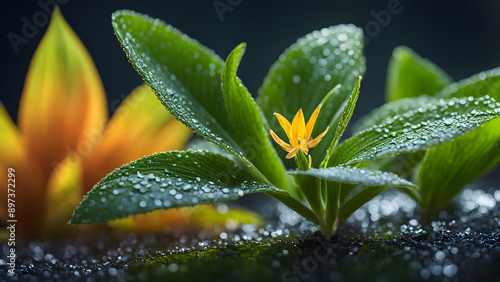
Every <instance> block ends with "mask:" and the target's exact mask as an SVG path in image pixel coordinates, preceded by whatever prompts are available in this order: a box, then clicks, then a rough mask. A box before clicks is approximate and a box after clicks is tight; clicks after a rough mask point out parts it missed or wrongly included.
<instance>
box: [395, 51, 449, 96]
mask: <svg viewBox="0 0 500 282" xmlns="http://www.w3.org/2000/svg"><path fill="white" fill-rule="evenodd" d="M452 82H453V80H452V79H451V77H449V76H448V75H447V74H446V73H445V72H444V71H443V70H442V69H440V68H439V67H438V66H436V65H435V64H434V63H432V62H431V61H430V60H427V59H424V58H422V57H420V56H419V55H417V54H416V53H415V52H413V50H411V49H410V48H408V47H405V46H399V47H396V48H395V49H394V51H393V53H392V57H391V59H390V61H389V68H388V71H387V82H386V101H387V102H391V101H394V100H397V99H401V98H409V97H417V96H420V95H422V94H427V95H430V96H433V95H434V94H435V93H437V92H438V91H440V90H441V89H443V88H444V87H445V86H447V85H448V84H450V83H452Z"/></svg>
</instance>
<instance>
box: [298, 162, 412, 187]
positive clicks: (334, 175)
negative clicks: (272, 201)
mask: <svg viewBox="0 0 500 282" xmlns="http://www.w3.org/2000/svg"><path fill="white" fill-rule="evenodd" d="M288 173H290V174H292V175H310V176H314V177H317V178H319V179H322V180H326V181H335V182H341V183H348V184H363V185H366V186H390V187H409V188H416V186H415V185H414V184H413V183H411V182H409V181H408V180H406V179H403V178H400V177H399V176H397V175H395V174H393V173H390V172H382V171H370V170H366V169H360V168H356V167H329V168H311V169H309V170H294V171H289V172H288Z"/></svg>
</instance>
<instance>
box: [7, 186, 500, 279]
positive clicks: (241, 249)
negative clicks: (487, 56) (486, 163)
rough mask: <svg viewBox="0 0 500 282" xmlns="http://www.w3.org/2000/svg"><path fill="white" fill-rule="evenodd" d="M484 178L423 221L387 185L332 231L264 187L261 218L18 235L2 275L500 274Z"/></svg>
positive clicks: (494, 195) (498, 213)
mask: <svg viewBox="0 0 500 282" xmlns="http://www.w3.org/2000/svg"><path fill="white" fill-rule="evenodd" d="M477 187H486V189H478V188H477ZM477 187H470V188H469V189H466V190H464V191H463V193H461V194H460V195H459V197H458V198H457V200H456V203H455V206H454V208H452V209H450V210H452V211H451V212H444V211H443V212H441V213H440V214H439V215H438V217H437V218H435V219H434V220H433V221H431V222H430V224H422V223H421V219H420V216H419V210H418V207H416V205H415V203H414V202H413V201H412V200H411V199H410V198H408V197H407V196H405V195H403V194H401V193H399V192H395V191H387V192H386V193H384V194H383V195H379V196H377V197H376V198H374V199H373V200H372V201H370V202H369V203H367V204H366V205H365V206H363V208H361V209H360V210H358V211H357V212H356V213H355V214H354V215H353V216H351V218H349V219H348V221H347V222H346V223H345V224H344V225H343V226H342V227H341V228H340V230H339V231H338V233H337V235H335V236H334V237H333V238H331V239H325V238H324V237H322V236H321V235H320V234H319V232H318V231H317V228H316V227H315V226H314V225H312V224H311V223H309V222H307V221H305V220H303V219H302V218H301V217H300V216H298V215H297V214H296V213H294V212H293V211H291V210H290V209H288V208H287V207H286V206H284V205H282V204H281V203H278V202H276V201H274V200H272V199H269V198H267V197H266V198H261V197H257V198H255V200H256V201H257V203H256V204H255V208H256V210H258V211H259V212H260V213H261V214H263V215H264V217H265V218H266V219H267V223H266V225H265V226H263V227H256V226H254V225H243V226H242V227H240V228H237V229H234V228H233V226H229V225H228V226H227V227H228V229H220V228H213V229H211V230H199V229H183V230H179V229H176V230H171V229H168V228H167V229H166V230H165V234H161V235H141V236H139V235H133V234H128V235H117V234H107V233H102V234H99V235H96V236H88V235H79V236H77V237H75V238H70V239H65V240H62V241H61V240H59V241H26V242H20V245H19V244H18V248H17V250H16V252H17V255H18V257H17V260H16V275H15V276H8V275H7V269H8V268H7V265H6V262H7V261H6V256H7V254H8V246H7V244H6V243H5V242H2V243H1V247H2V253H3V258H0V269H2V270H1V273H0V280H6V281H42V280H43V281H157V280H162V281H197V282H201V281H294V282H295V281H498V280H497V279H498V277H499V275H500V233H499V232H500V190H497V189H498V188H499V187H498V186H495V185H492V184H491V183H489V184H488V183H480V184H477ZM263 201H265V204H263ZM222 210H223V209H222Z"/></svg>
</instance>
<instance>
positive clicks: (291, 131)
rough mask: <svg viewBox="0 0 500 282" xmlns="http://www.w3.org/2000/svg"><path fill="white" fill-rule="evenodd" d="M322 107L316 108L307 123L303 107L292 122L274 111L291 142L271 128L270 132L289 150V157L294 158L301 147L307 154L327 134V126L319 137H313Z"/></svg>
mask: <svg viewBox="0 0 500 282" xmlns="http://www.w3.org/2000/svg"><path fill="white" fill-rule="evenodd" d="M320 109H321V105H319V106H318V107H317V108H316V110H314V112H313V114H312V115H311V117H310V118H309V121H308V122H307V125H306V123H305V120H304V113H303V112H302V109H300V110H299V111H298V112H297V114H296V115H295V117H294V118H293V121H292V124H290V122H289V121H288V120H287V119H286V118H285V117H284V116H282V115H280V114H278V113H274V115H275V116H276V117H277V118H278V121H279V123H280V125H281V127H282V128H283V130H285V133H286V135H287V137H288V140H290V144H288V143H286V142H284V141H283V140H281V139H280V138H279V137H278V135H276V133H274V131H273V130H269V132H270V133H271V136H272V137H273V139H274V141H276V143H278V144H279V145H280V146H281V148H283V150H285V151H287V152H288V155H286V158H287V159H290V158H293V157H294V156H295V154H297V152H298V151H299V149H301V150H302V151H303V152H304V153H305V154H306V155H307V154H308V152H309V149H310V148H314V147H315V146H316V145H318V143H319V142H320V141H321V138H323V136H325V134H326V133H327V132H328V128H329V127H327V128H326V130H325V131H323V133H321V134H320V135H318V137H316V138H314V139H311V134H312V131H313V128H314V124H315V123H316V119H317V118H318V115H319V111H320ZM309 166H311V156H309Z"/></svg>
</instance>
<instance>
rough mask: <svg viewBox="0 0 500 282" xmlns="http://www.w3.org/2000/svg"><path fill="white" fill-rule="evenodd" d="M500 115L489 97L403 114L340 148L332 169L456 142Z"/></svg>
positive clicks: (444, 102)
mask: <svg viewBox="0 0 500 282" xmlns="http://www.w3.org/2000/svg"><path fill="white" fill-rule="evenodd" d="M499 115H500V103H498V102H496V100H495V99H493V98H488V97H480V98H475V97H463V98H451V99H439V100H438V101H436V102H435V103H431V104H427V105H425V106H422V107H419V108H418V109H414V110H409V111H406V112H402V113H400V114H398V115H395V116H392V117H390V118H389V119H387V120H385V121H384V122H383V123H382V124H381V125H374V126H372V127H370V128H368V129H366V130H364V131H362V132H360V133H358V134H357V135H355V136H353V137H351V138H350V139H348V140H346V141H345V142H343V143H342V144H340V145H339V146H338V147H337V148H336V150H335V151H334V152H333V154H332V157H331V158H330V162H329V166H336V165H339V164H343V165H353V164H355V163H360V162H364V161H370V160H375V159H380V158H382V157H385V156H389V155H396V154H401V153H410V152H416V151H420V150H425V149H428V148H430V147H433V146H436V145H439V144H441V143H444V142H447V141H450V140H453V139H455V138H456V137H458V136H462V135H464V134H465V133H467V132H469V131H471V130H473V129H475V128H477V127H478V126H480V125H481V124H483V123H484V122H486V121H488V120H489V119H492V118H495V117H498V116H499Z"/></svg>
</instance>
